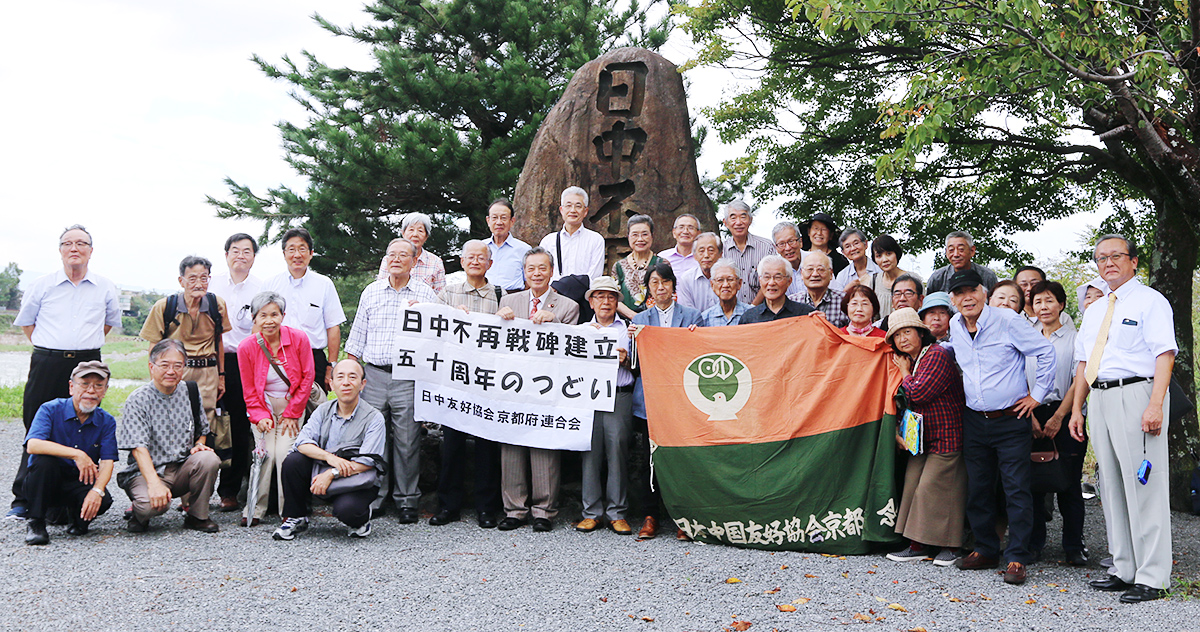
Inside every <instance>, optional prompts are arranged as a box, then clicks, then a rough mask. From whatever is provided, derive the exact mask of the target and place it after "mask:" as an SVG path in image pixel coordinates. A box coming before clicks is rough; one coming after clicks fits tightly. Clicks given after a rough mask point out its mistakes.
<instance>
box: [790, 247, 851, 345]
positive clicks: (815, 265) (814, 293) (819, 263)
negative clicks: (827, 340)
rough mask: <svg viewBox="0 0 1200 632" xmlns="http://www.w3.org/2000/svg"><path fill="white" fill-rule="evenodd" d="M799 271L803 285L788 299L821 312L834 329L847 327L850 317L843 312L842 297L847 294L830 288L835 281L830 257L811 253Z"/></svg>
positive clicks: (795, 289)
mask: <svg viewBox="0 0 1200 632" xmlns="http://www.w3.org/2000/svg"><path fill="white" fill-rule="evenodd" d="M799 271H800V273H801V276H800V278H801V282H802V283H803V285H801V286H799V287H793V288H792V289H793V291H796V293H795V294H792V295H791V296H789V297H788V298H791V299H793V300H795V301H796V302H797V303H803V304H806V305H811V306H813V307H814V308H816V309H817V310H820V311H821V313H823V314H825V320H828V321H829V322H831V323H833V326H834V327H845V326H846V324H847V323H849V322H850V317H849V316H847V315H846V312H843V311H842V297H843V296H845V294H843V293H842V292H839V291H837V290H835V289H833V288H831V287H829V282H830V281H832V280H833V264H832V263H831V262H830V260H829V255H827V254H825V253H823V252H821V251H820V250H817V251H814V252H811V253H809V255H808V256H807V257H805V258H804V264H803V265H801V266H800V270H799ZM793 282H794V281H793Z"/></svg>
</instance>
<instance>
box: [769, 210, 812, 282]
mask: <svg viewBox="0 0 1200 632" xmlns="http://www.w3.org/2000/svg"><path fill="white" fill-rule="evenodd" d="M771 240H772V241H774V242H775V252H776V253H777V254H778V255H779V256H781V257H783V258H784V259H787V262H788V264H790V265H791V266H792V289H793V290H796V289H799V288H800V287H802V286H803V285H804V275H803V273H801V272H800V265H801V264H802V263H803V262H804V255H805V252H804V251H803V250H801V249H800V229H799V228H798V227H797V226H796V224H795V223H793V222H779V223H778V224H776V225H775V228H773V229H771Z"/></svg>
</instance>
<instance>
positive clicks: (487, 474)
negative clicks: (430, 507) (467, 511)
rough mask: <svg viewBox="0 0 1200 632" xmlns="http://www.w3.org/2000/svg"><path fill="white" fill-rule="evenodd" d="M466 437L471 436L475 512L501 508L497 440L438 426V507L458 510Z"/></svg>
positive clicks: (460, 501)
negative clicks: (440, 446)
mask: <svg viewBox="0 0 1200 632" xmlns="http://www.w3.org/2000/svg"><path fill="white" fill-rule="evenodd" d="M467 439H474V440H475V459H474V461H475V463H474V466H475V484H474V485H473V486H472V491H473V492H474V494H475V514H476V516H478V515H479V514H482V513H490V514H499V513H500V512H502V511H504V502H503V500H501V498H500V444H499V443H496V442H495V441H489V440H487V439H482V438H480V437H475V436H473V435H470V434H467V433H465V432H461V431H458V430H455V429H454V428H451V427H449V426H442V467H441V471H440V472H438V487H437V495H438V509H439V510H443V511H452V512H459V511H461V510H462V505H463V471H464V470H465V469H466V467H467V464H466V460H467Z"/></svg>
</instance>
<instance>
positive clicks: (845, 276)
mask: <svg viewBox="0 0 1200 632" xmlns="http://www.w3.org/2000/svg"><path fill="white" fill-rule="evenodd" d="M838 244H839V245H841V247H842V254H844V255H846V259H847V260H848V261H849V262H850V265H848V266H846V267H845V268H842V271H841V272H838V273H837V275H836V276H834V277H833V282H831V283H830V284H829V287H831V288H833V289H835V290H840V291H842V292H845V291H846V290H847V289H849V288H850V286H852V285H865V286H867V287H869V288H871V290H872V291H874V292H875V293H876V295H877V296H880V297H881V298H880V300H883V298H882V297H883V296H884V295H885V294H886V295H887V302H888V303H890V302H891V298H892V297H891V295H890V294H887V293H886V292H883V293H882V294H881V293H880V292H879V291H876V285H877V282H876V280H875V278H876V277H877V276H878V275H879V274H880V273H881V272H883V270H881V269H879V266H878V265H876V263H875V262H874V261H872V260H871V257H870V256H869V255H870V254H871V252H870V248H871V242H870V241H869V240H868V239H867V235H866V233H864V232H862V231H861V230H859V229H857V228H847V229H846V230H843V231H842V236H841V239H839V240H838Z"/></svg>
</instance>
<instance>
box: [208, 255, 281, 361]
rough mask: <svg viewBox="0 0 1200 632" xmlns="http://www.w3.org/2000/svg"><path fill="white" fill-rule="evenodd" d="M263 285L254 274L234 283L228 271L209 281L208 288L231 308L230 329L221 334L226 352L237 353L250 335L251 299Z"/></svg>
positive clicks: (216, 275) (251, 327)
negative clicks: (239, 346)
mask: <svg viewBox="0 0 1200 632" xmlns="http://www.w3.org/2000/svg"><path fill="white" fill-rule="evenodd" d="M262 286H263V282H262V279H260V278H258V277H256V276H254V275H253V274H250V275H247V276H246V280H244V281H242V282H241V283H234V282H233V277H232V276H230V275H229V273H228V272H226V273H224V274H214V275H213V277H212V281H210V282H209V285H208V290H209V291H210V292H212V293H213V294H216V295H217V296H219V297H221V298H222V299H223V300H224V301H225V308H226V309H228V310H229V325H230V329H229V331H227V332H226V333H225V334H224V335H223V336H221V345H222V346H223V347H225V353H237V349H238V345H240V344H242V341H243V340H245V339H246V338H248V337H250V332H251V331H253V329H254V313H253V312H251V311H250V301H252V300H254V295H255V294H258V293H259V292H261V291H262ZM284 300H285V301H286V300H287V299H284ZM285 311H286V310H285Z"/></svg>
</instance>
